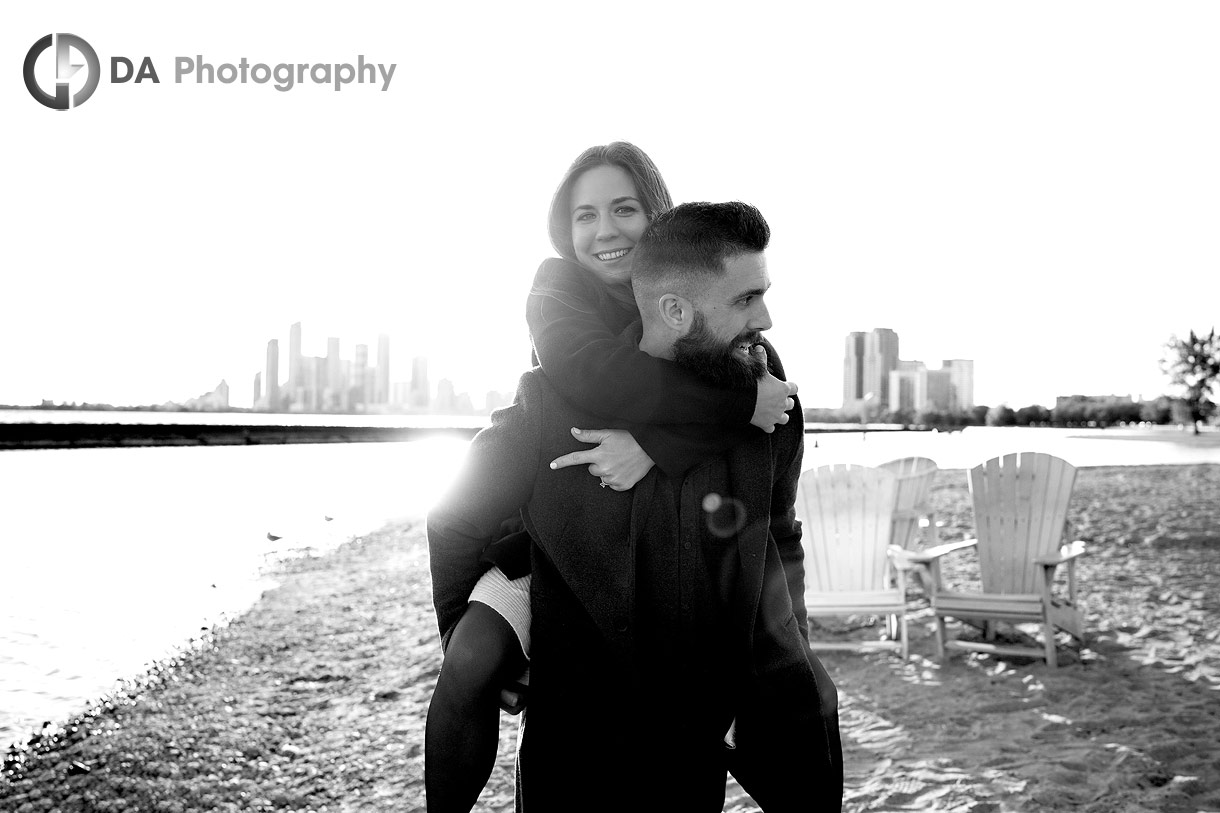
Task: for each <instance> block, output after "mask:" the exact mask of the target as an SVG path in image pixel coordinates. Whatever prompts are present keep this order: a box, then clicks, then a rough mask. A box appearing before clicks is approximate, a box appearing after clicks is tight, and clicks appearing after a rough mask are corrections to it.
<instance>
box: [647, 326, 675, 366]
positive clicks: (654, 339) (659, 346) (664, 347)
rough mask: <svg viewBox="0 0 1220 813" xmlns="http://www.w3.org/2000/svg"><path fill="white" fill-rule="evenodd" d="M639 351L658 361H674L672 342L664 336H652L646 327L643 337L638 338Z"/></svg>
mask: <svg viewBox="0 0 1220 813" xmlns="http://www.w3.org/2000/svg"><path fill="white" fill-rule="evenodd" d="M640 349H641V350H643V351H644V352H645V353H647V354H648V355H650V356H655V357H656V358H659V359H665V360H666V361H673V360H674V343H673V341H672V340H670V339H668V338H666V337H664V336H656V335H653V334H652V332H651V331H649V330H648V327H647V326H645V327H644V335H643V336H642V337H641V338H640Z"/></svg>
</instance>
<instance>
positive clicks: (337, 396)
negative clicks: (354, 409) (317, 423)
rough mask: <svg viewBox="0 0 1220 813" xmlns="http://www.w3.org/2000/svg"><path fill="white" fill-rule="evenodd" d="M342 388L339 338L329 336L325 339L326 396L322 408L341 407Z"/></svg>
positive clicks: (341, 360) (341, 359) (333, 408)
mask: <svg viewBox="0 0 1220 813" xmlns="http://www.w3.org/2000/svg"><path fill="white" fill-rule="evenodd" d="M342 390H343V357H342V356H340V355H339V339H338V337H335V336H331V337H330V338H328V339H327V340H326V384H325V391H326V396H325V398H324V399H323V401H324V406H323V409H327V410H335V409H341V406H340V404H342V402H343V399H342Z"/></svg>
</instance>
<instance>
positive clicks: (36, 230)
mask: <svg viewBox="0 0 1220 813" xmlns="http://www.w3.org/2000/svg"><path fill="white" fill-rule="evenodd" d="M653 5H654V4H653V3H643V2H641V3H634V2H620V3H615V4H574V3H568V2H546V3H540V2H532V0H521V2H514V3H504V2H491V0H478V1H476V2H465V3H453V4H445V3H426V4H424V3H402V2H365V3H358V4H346V5H342V6H340V5H336V4H334V3H329V2H326V3H322V2H296V1H294V2H283V0H272V1H271V2H259V3H247V2H240V3H239V2H214V3H210V4H206V5H204V6H199V5H171V4H164V3H159V2H123V3H106V4H97V3H92V2H83V0H61V1H60V2H57V3H54V4H45V3H8V4H5V5H4V8H3V11H0V56H2V59H0V65H3V66H5V67H4V70H3V77H2V81H0V93H2V94H3V96H2V97H0V104H2V105H3V111H4V113H3V121H4V145H5V149H4V150H3V158H0V160H2V161H3V162H4V163H3V172H2V173H0V186H2V188H3V192H2V193H0V206H2V207H3V219H2V221H0V222H2V224H3V225H2V226H0V235H2V238H3V239H2V240H0V246H2V249H0V250H2V252H3V253H2V254H0V275H2V277H0V278H2V279H3V286H2V287H0V296H3V300H4V301H3V309H2V310H0V347H3V348H4V349H5V353H4V362H5V363H4V373H3V375H0V403H37V402H38V401H39V400H40V399H42V398H50V399H53V400H56V401H69V400H90V401H109V402H112V403H127V404H132V403H159V402H162V401H165V400H185V399H187V398H190V397H192V396H195V395H199V394H201V393H203V392H206V391H207V390H210V389H211V388H212V387H214V386H215V385H216V383H217V382H218V381H220V379H222V378H223V379H227V381H228V383H229V385H230V388H231V393H232V402H233V403H234V404H235V405H242V406H248V405H249V402H250V397H251V394H252V388H253V379H254V375H255V373H256V372H258V371H259V370H260V369H262V366H263V360H264V354H265V348H266V343H267V340H268V339H271V338H278V339H279V340H280V345H281V354H284V353H286V348H287V341H288V328H289V325H290V324H291V323H293V322H295V321H301V322H302V323H303V325H304V337H305V347H304V350H305V352H306V353H307V354H311V355H324V354H325V352H326V345H325V340H326V337H327V336H338V337H341V339H342V342H343V344H342V354H343V356H344V357H345V358H349V359H350V358H352V351H353V347H354V345H356V344H368V345H369V346H370V353H371V355H373V356H374V357H375V353H376V344H377V335H378V334H379V333H387V334H389V335H390V336H391V337H392V341H393V347H392V359H393V365H392V366H393V378H394V379H395V380H405V379H407V378H408V377H409V375H410V358H411V357H412V356H415V355H426V356H428V357H429V359H430V365H431V377H432V380H433V382H434V383H435V381H436V380H437V379H439V378H442V377H448V378H450V379H452V380H453V381H454V383H455V385H456V386H457V388H458V389H459V390H467V391H470V392H471V393H472V396H473V398H474V401H475V403H476V405H478V404H481V402H482V395H483V393H484V392H485V391H486V390H488V389H499V390H504V391H508V392H511V390H512V389H513V387H514V385H515V382H516V379H517V376H518V375H519V374H520V372H521V371H522V370H523V369H525V367H526V364H527V362H528V356H529V351H528V341H527V334H526V329H525V321H524V300H525V294H526V291H527V289H528V285H529V282H530V279H531V278H532V276H533V272H534V270H535V268H536V267H537V265H538V263H539V262H540V261H541V260H542V259H543V258H544V257H546V256H549V255H550V254H551V253H552V252H551V249H550V246H549V243H548V241H547V238H546V209H547V206H548V204H549V202H550V196H551V193H552V192H553V190H554V188H555V185H556V184H557V182H558V180H559V178H560V175H561V174H562V173H563V171H564V170H565V169H566V167H567V165H568V164H569V163H570V162H571V160H572V159H573V158H574V157H575V156H576V155H577V154H578V153H579V152H580V151H581V150H583V149H584V148H585V147H587V146H589V145H591V144H600V143H606V142H608V141H613V140H617V139H623V140H628V141H633V142H635V143H636V144H638V145H639V146H640V147H642V148H643V149H644V150H646V151H647V152H648V153H649V154H650V155H651V156H652V158H653V159H654V160H655V161H656V163H657V165H658V166H659V167H660V169H661V171H662V173H663V174H664V175H665V177H666V180H667V181H668V183H669V186H670V189H671V190H672V192H673V194H674V197H675V199H676V200H678V201H683V200H728V199H741V200H745V201H748V202H751V203H754V204H755V205H757V206H758V207H759V208H760V209H761V210H762V212H763V213H764V215H765V216H766V217H767V218H768V220H769V221H770V223H771V226H772V229H773V234H774V236H773V242H772V247H771V250H770V251H769V252H768V259H769V264H770V270H771V277H772V281H773V286H774V287H773V288H772V292H771V294H770V295H769V297H768V299H769V300H770V305H771V311H772V317H773V319H774V322H775V327H774V329H773V330H772V332H771V337H772V340H773V341H774V343H775V344H776V346H777V348H778V349H779V351H780V353H781V354H782V356H783V358H784V360H785V362H786V364H787V367H788V371H789V374H790V377H791V378H792V379H794V380H795V381H797V382H798V383H799V384H800V386H801V393H802V396H803V399H804V401H805V404H806V405H807V406H838V405H839V404H840V402H841V399H842V361H843V339H844V336H845V335H846V334H847V333H848V332H850V331H853V330H870V329H872V328H874V327H889V328H892V329H893V330H895V331H897V332H898V334H899V336H900V340H901V357H902V358H904V359H918V360H922V361H924V362H926V363H928V365H929V366H930V367H933V368H934V367H937V366H939V363H940V360H941V359H944V358H969V359H974V360H975V399H976V401H977V402H979V403H985V404H992V405H994V404H998V403H1001V402H1007V403H1008V404H1009V405H1011V406H1013V407H1020V406H1024V405H1027V404H1031V403H1042V404H1046V405H1053V400H1054V397H1055V396H1056V395H1060V394H1070V393H1088V394H1131V395H1136V396H1139V395H1143V396H1144V397H1152V396H1155V395H1157V394H1159V393H1161V392H1164V391H1165V390H1166V389H1167V382H1166V379H1165V378H1164V376H1163V375H1162V374H1161V373H1160V371H1159V369H1158V366H1157V361H1158V359H1159V358H1160V356H1161V354H1162V346H1163V344H1164V342H1165V341H1166V340H1167V339H1168V337H1169V336H1170V334H1172V333H1180V334H1185V333H1186V332H1187V331H1188V330H1190V329H1192V328H1194V329H1197V330H1204V331H1205V330H1207V329H1208V328H1210V327H1211V326H1212V325H1213V324H1216V323H1220V319H1218V318H1217V317H1218V316H1220V304H1218V303H1220V297H1218V296H1217V294H1218V293H1220V273H1218V270H1220V240H1218V239H1217V234H1218V231H1217V228H1218V226H1217V224H1218V223H1220V149H1217V147H1216V145H1217V144H1220V104H1218V103H1217V99H1218V98H1220V93H1218V91H1220V48H1217V47H1216V43H1217V42H1220V4H1216V3H1213V2H1179V3H1173V4H1151V3H1130V2H1114V1H1112V0H1108V1H1107V2H1062V0H1057V2H1025V3H1020V4H1017V3H994V2H978V0H971V1H970V2H909V1H907V2H859V3H854V2H853V3H847V2H840V3H833V4H832V3H799V4H798V3H792V2H765V1H763V2H751V3H744V4H743V3H741V2H739V1H737V0H735V1H734V2H723V3H716V2H708V1H707V0H698V1H697V2H695V1H692V2H682V3H668V4H661V3H656V4H655V5H657V6H661V7H662V10H659V11H658V10H653V9H652V6H653ZM53 32H56V33H57V32H66V33H72V34H75V35H77V36H79V37H82V38H84V39H85V40H86V41H88V42H89V43H90V44H91V45H92V46H93V47H94V49H95V50H96V51H97V53H98V55H99V57H100V58H101V61H102V70H103V74H104V75H103V78H102V81H101V83H100V84H99V86H98V88H97V90H96V92H95V93H94V95H93V97H92V98H91V99H90V100H88V101H87V102H86V103H85V104H84V105H83V106H82V107H80V108H79V109H76V110H70V111H64V112H57V111H52V110H49V109H47V108H45V107H43V106H41V105H39V104H37V103H36V102H35V101H34V100H33V99H32V98H31V97H30V95H29V94H28V93H27V92H26V90H25V86H24V84H23V82H22V80H21V75H20V73H21V71H20V66H21V64H22V62H23V60H24V58H25V54H26V52H27V51H28V50H29V48H30V46H31V45H32V44H33V43H34V42H35V41H36V40H37V39H39V38H40V37H42V36H44V35H45V34H48V33H53ZM50 53H51V52H47V53H46V54H44V57H43V60H42V61H40V63H39V65H40V71H41V74H40V76H41V77H42V79H43V81H45V82H46V83H47V84H46V85H44V86H47V87H49V86H50V84H52V83H53V82H54V78H53V71H54V67H53V65H52V63H51V62H50V61H49V60H50ZM199 55H202V57H203V60H204V61H205V62H209V63H212V64H213V65H215V66H219V65H220V64H222V63H226V62H229V63H237V62H239V61H240V60H241V58H242V57H246V58H247V59H248V61H249V62H250V63H251V64H253V63H257V62H263V63H267V64H269V65H274V64H276V63H280V62H291V63H300V62H309V63H320V62H325V63H344V62H353V63H354V62H355V61H356V60H357V57H358V55H364V58H365V59H366V61H369V62H376V63H382V64H385V65H388V64H390V63H394V64H396V66H397V67H396V69H395V73H394V75H393V78H392V80H391V83H390V85H389V89H388V90H386V91H384V92H383V91H381V90H380V89H378V88H379V87H380V85H379V84H378V85H374V86H370V85H368V84H366V85H356V84H352V85H348V86H346V87H345V88H344V89H343V90H342V91H339V92H335V91H334V90H332V89H330V88H329V87H328V86H320V85H314V84H312V83H309V82H306V83H303V84H301V85H299V86H297V87H295V88H294V89H293V90H291V91H289V92H280V91H277V90H276V89H275V88H274V87H273V85H272V84H261V85H260V84H254V83H249V84H246V85H241V84H227V85H226V84H221V83H219V82H217V83H216V84H211V85H208V84H195V83H194V82H193V81H192V78H191V77H188V78H187V79H186V80H185V81H184V82H183V83H182V84H176V83H175V81H174V79H175V58H176V57H180V56H185V57H192V58H194V57H196V56H199ZM113 56H126V57H127V58H129V59H131V60H132V61H133V62H134V63H135V64H136V65H137V66H138V65H139V64H140V62H141V61H142V59H143V57H145V56H147V57H150V58H151V59H152V62H153V64H154V66H155V70H156V71H157V74H158V77H159V79H160V82H159V83H158V84H154V83H152V82H151V81H145V82H142V83H140V84H135V83H130V82H129V83H126V84H114V83H111V82H110V81H109V80H110V64H111V63H110V59H111V57H113ZM48 72H50V73H48ZM81 76H82V77H83V73H82V75H81ZM47 77H50V78H49V79H48V78H47ZM82 83H83V79H82V78H81V77H78V78H77V79H76V80H75V81H74V83H73V85H72V88H73V90H75V89H76V88H78V87H79V86H80V85H81V84H82ZM281 358H283V355H282V356H281ZM371 360H373V359H371ZM286 372H287V370H286V363H285V362H284V361H281V374H282V375H286Z"/></svg>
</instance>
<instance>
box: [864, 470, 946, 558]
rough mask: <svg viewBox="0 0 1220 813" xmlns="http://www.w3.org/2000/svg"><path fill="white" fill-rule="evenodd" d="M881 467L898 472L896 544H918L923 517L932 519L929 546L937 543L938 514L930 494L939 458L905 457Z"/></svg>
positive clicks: (905, 546) (909, 546)
mask: <svg viewBox="0 0 1220 813" xmlns="http://www.w3.org/2000/svg"><path fill="white" fill-rule="evenodd" d="M877 468H880V469H885V470H887V471H892V472H894V474H896V475H898V502H897V507H896V508H895V510H894V540H893V542H894V544H895V545H897V546H898V547H900V548H908V549H912V548H914V547H915V533H916V531H918V530H919V520H920V518H921V517H926V518H927V519H928V533H929V537H928V546H929V547H931V546H934V545H936V544H937V541H938V539H937V530H936V521H935V517H933V515H932V508H931V505H930V503H929V502H928V497H929V495H930V494H931V493H932V480H933V479H935V477H936V461H934V460H931V459H929V458H926V457H901V458H898V459H897V460H891V461H889V462H888V463H882V464H881V465H880V466H878V467H877Z"/></svg>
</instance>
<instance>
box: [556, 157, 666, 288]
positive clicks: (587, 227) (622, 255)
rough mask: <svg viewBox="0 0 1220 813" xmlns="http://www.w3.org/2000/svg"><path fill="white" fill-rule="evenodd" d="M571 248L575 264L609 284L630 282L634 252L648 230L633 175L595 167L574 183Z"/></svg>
mask: <svg viewBox="0 0 1220 813" xmlns="http://www.w3.org/2000/svg"><path fill="white" fill-rule="evenodd" d="M571 208H572V248H573V249H574V250H575V252H576V261H577V262H579V263H580V264H581V265H583V266H584V267H585V268H588V269H589V270H590V271H592V272H593V273H594V274H597V276H598V277H599V278H600V279H601V280H602V282H605V283H607V284H608V285H626V284H628V283H630V282H631V252H632V251H633V250H634V249H635V244H636V243H637V242H639V239H640V235H641V234H643V233H644V229H646V228H648V215H647V214H645V213H644V207H643V204H641V203H640V198H639V193H638V192H636V190H635V184H634V183H633V182H632V180H631V176H630V175H628V174H627V173H626V171H624V170H623V169H622V167H616V166H610V165H607V166H600V167H594V168H593V169H591V170H589V171H588V172H586V173H584V174H583V175H581V176H580V177H579V178H577V179H576V183H574V184H572V195H571Z"/></svg>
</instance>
